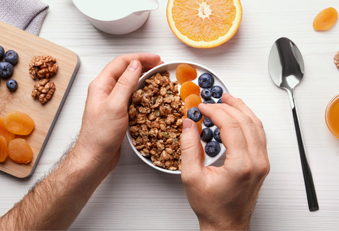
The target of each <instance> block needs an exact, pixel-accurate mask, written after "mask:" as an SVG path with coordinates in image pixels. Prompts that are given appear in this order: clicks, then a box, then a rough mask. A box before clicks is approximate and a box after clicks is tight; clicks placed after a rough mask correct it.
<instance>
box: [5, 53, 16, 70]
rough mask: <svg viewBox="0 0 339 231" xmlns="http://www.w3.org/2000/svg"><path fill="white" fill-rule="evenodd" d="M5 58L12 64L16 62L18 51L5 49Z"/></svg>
mask: <svg viewBox="0 0 339 231" xmlns="http://www.w3.org/2000/svg"><path fill="white" fill-rule="evenodd" d="M5 60H6V61H7V62H9V63H11V64H12V65H13V66H14V65H15V64H17V63H18V60H19V56H18V53H16V52H15V51H13V50H9V51H7V52H6V54H5Z"/></svg>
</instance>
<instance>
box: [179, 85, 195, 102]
mask: <svg viewBox="0 0 339 231" xmlns="http://www.w3.org/2000/svg"><path fill="white" fill-rule="evenodd" d="M192 94H195V95H200V87H199V86H198V85H196V84H195V83H193V82H185V83H183V84H182V86H181V87H180V96H181V99H182V100H183V101H185V99H186V98H187V96H189V95H192Z"/></svg>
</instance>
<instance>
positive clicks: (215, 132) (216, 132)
mask: <svg viewBox="0 0 339 231" xmlns="http://www.w3.org/2000/svg"><path fill="white" fill-rule="evenodd" d="M213 137H214V139H215V140H216V141H218V142H219V143H222V141H221V138H220V129H219V128H216V129H215V130H214V132H213Z"/></svg>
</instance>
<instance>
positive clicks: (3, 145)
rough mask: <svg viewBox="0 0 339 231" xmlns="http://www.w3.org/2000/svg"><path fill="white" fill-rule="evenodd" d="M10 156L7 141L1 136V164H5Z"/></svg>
mask: <svg viewBox="0 0 339 231" xmlns="http://www.w3.org/2000/svg"><path fill="white" fill-rule="evenodd" d="M7 156H8V148H7V140H6V139H5V137H3V136H0V162H4V161H5V160H6V158H7Z"/></svg>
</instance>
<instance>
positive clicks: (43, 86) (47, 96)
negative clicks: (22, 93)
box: [32, 79, 55, 104]
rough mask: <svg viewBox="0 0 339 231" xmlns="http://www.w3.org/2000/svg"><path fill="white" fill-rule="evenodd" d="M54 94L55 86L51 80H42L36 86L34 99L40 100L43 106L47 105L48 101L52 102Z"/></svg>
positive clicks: (33, 94) (33, 93)
mask: <svg viewBox="0 0 339 231" xmlns="http://www.w3.org/2000/svg"><path fill="white" fill-rule="evenodd" d="M54 92H55V84H54V83H53V82H50V81H49V79H42V80H40V81H38V82H36V83H35V84H34V89H33V91H32V97H33V98H34V99H36V98H38V99H39V102H40V103H41V104H45V103H46V102H47V101H49V100H51V98H52V96H53V94H54Z"/></svg>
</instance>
